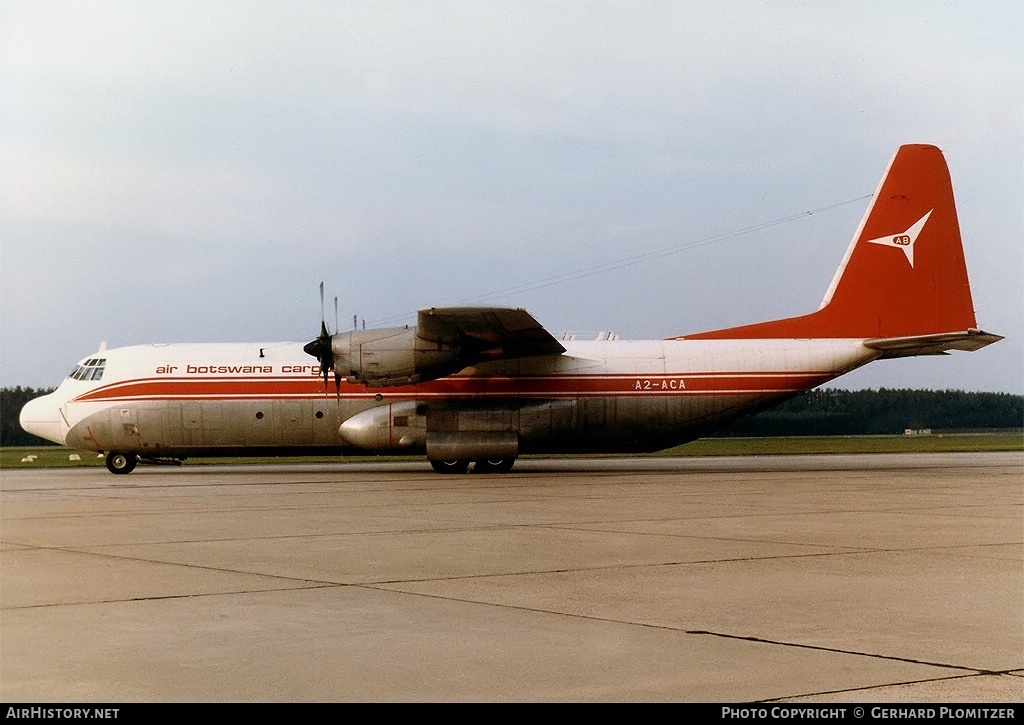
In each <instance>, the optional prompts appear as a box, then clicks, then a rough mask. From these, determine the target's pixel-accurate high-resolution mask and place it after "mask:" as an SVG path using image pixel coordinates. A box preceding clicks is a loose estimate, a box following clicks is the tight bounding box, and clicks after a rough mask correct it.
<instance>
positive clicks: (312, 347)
mask: <svg viewBox="0 0 1024 725" xmlns="http://www.w3.org/2000/svg"><path fill="white" fill-rule="evenodd" d="M334 300H335V306H337V300H338V298H337V297H335V298H334ZM302 350H303V352H305V353H306V354H307V355H312V356H313V357H315V358H316V359H317V362H319V363H320V374H321V375H323V376H324V388H325V389H326V388H327V373H329V372H332V371H333V372H334V389H335V392H336V393H338V394H339V395H340V394H341V375H340V374H338V371H337V370H335V369H334V351H333V350H332V349H331V333H330V330H328V329H327V321H326V319H325V314H324V283H323V282H321V283H320V335H319V337H317V338H316V339H315V340H313V341H311V342H307V343H306V344H305V345H303V346H302Z"/></svg>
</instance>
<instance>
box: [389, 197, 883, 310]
mask: <svg viewBox="0 0 1024 725" xmlns="http://www.w3.org/2000/svg"><path fill="white" fill-rule="evenodd" d="M871 197H872V194H865V195H864V196H858V197H856V198H854V199H847V200H846V201H840V202H836V203H834V204H829V205H827V206H822V207H818V208H817V209H811V210H809V211H804V212H799V213H797V214H790V215H788V216H784V217H779V218H778V219H773V220H771V221H767V222H762V223H760V224H752V225H750V226H747V227H741V228H739V229H732V230H728V231H724V232H717V233H715V234H711V235H709V236H707V237H702V238H700V239H697V240H694V241H688V242H683V243H681V244H676V245H673V246H671V247H664V248H662V249H657V250H654V251H650V252H644V253H643V254H638V255H635V256H632V257H624V258H621V259H616V260H611V261H609V262H604V263H602V264H597V265H594V266H592V267H584V268H582V269H577V270H574V271H571V272H564V273H562V274H558V275H554V276H552V277H545V278H543V279H539V280H534V281H532V282H524V283H523V284H519V285H513V286H512V287H505V288H503V289H499V290H494V291H491V292H487V293H484V294H480V295H475V296H471V297H462V298H460V299H458V300H456V302H455V303H456V304H467V303H480V302H485V301H488V300H494V299H500V298H502V297H508V296H510V295H514V294H522V293H524V292H532V291H534V290H538V289H544V288H546V287H553V286H555V285H559V284H564V283H566V282H574V281H576V280H579V279H584V278H586V277H593V276H594V275H597V274H603V273H605V272H613V271H616V270H619V269H624V268H626V267H632V266H635V265H637V264H642V263H644V262H649V261H651V260H655V259H661V258H663V257H668V256H671V255H674V254H679V253H681V252H688V251H690V250H693V249H698V248H700V247H705V246H708V245H709V244H716V243H718V242H724V241H728V240H731V239H736V238H737V237H741V236H744V235H747V234H753V233H754V232H759V231H762V230H764V229H770V228H772V227H776V226H779V225H782V224H788V223H790V222H793V221H796V220H798V219H806V218H807V217H810V216H814V215H815V214H820V213H822V212H826V211H832V210H834V209H838V208H840V207H843V206H847V205H849V204H854V203H857V202H861V201H864V200H865V199H870V198H871ZM415 315H416V313H415V312H413V313H407V314H404V315H396V316H394V317H388V318H384V319H380V320H375V321H374V322H373V324H374V325H383V324H388V323H392V322H398V321H400V320H405V319H409V318H410V317H415Z"/></svg>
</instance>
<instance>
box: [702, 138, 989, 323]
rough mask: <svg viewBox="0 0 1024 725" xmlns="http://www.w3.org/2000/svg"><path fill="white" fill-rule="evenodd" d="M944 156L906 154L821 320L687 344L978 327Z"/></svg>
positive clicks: (916, 149) (895, 161) (807, 318)
mask: <svg viewBox="0 0 1024 725" xmlns="http://www.w3.org/2000/svg"><path fill="white" fill-rule="evenodd" d="M976 325H977V323H976V321H975V317H974V305H973V302H972V301H971V290H970V286H969V283H968V281H967V266H966V264H965V263H964V252H963V246H962V242H961V240H960V225H959V223H958V221H957V215H956V206H955V205H954V203H953V187H952V184H951V183H950V179H949V170H948V169H947V168H946V161H945V159H944V158H943V156H942V152H941V151H940V150H939V149H937V148H936V147H934V146H926V145H908V146H901V147H900V148H899V150H897V152H896V155H895V156H893V158H892V161H890V162H889V168H888V169H887V170H886V172H885V175H884V176H883V178H882V182H881V184H880V185H879V187H878V191H876V192H875V196H874V198H873V199H872V200H871V204H870V205H869V206H868V210H867V213H866V214H865V215H864V219H863V220H862V221H861V223H860V227H859V228H858V229H857V232H856V233H855V234H854V236H853V241H852V242H851V243H850V247H849V249H847V252H846V257H845V258H844V259H843V262H842V264H841V265H840V266H839V270H838V271H837V272H836V276H835V278H834V279H833V280H832V284H831V286H830V287H829V289H828V292H826V294H825V299H824V300H823V301H822V303H821V307H820V308H819V309H818V311H817V312H813V313H811V314H809V315H802V316H800V317H790V318H786V319H782V320H773V321H771V322H762V323H757V324H753V325H744V326H742V327H733V328H729V329H725V330H716V331H713V332H705V333H699V334H696V335H686V336H685V337H686V339H688V340H692V339H731V338H831V337H835V338H865V339H871V338H895V337H910V336H922V335H935V334H941V333H950V332H962V331H967V330H969V329H972V328H974V327H976Z"/></svg>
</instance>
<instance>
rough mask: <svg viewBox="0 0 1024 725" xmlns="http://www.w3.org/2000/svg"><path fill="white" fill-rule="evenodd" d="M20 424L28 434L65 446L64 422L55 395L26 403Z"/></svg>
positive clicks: (19, 417)
mask: <svg viewBox="0 0 1024 725" xmlns="http://www.w3.org/2000/svg"><path fill="white" fill-rule="evenodd" d="M18 422H19V423H21V427H22V428H23V429H24V430H25V432H27V433H31V434H32V435H36V436H39V437H40V438H45V439H46V440H48V441H53V442H54V443H59V444H61V445H63V444H64V428H65V426H64V421H63V420H62V418H61V415H60V410H58V406H57V401H56V399H55V398H54V396H53V395H44V396H42V397H41V398H34V399H32V400H30V401H28V402H27V403H25V406H24V407H23V408H22V409H21V415H20V416H18Z"/></svg>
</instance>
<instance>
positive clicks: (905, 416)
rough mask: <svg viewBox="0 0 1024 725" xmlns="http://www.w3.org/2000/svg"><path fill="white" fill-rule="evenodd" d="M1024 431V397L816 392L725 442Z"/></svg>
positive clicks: (748, 421)
mask: <svg viewBox="0 0 1024 725" xmlns="http://www.w3.org/2000/svg"><path fill="white" fill-rule="evenodd" d="M1021 428H1024V395H1013V394H1011V393H968V392H964V391H962V390H904V389H888V388H881V389H879V390H829V389H819V390H810V391H807V392H805V393H802V394H800V395H798V396H796V397H795V398H791V399H790V400H787V401H786V402H784V403H782V404H781V405H778V406H776V407H774V408H772V409H770V410H766V411H764V412H762V413H758V414H757V415H753V416H748V417H746V418H741V419H740V420H737V421H736V422H734V423H732V424H731V425H730V426H728V427H727V428H725V429H723V430H722V431H720V432H719V433H718V435H722V436H805V435H881V434H893V433H903V432H905V431H906V430H908V429H910V430H917V431H919V430H925V429H931V430H932V431H970V430H994V429H1021Z"/></svg>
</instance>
